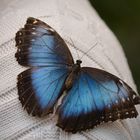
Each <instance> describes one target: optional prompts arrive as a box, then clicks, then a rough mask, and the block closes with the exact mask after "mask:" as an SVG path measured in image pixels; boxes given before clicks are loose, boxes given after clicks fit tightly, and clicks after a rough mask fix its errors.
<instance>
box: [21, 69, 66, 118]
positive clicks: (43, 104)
mask: <svg viewBox="0 0 140 140" xmlns="http://www.w3.org/2000/svg"><path fill="white" fill-rule="evenodd" d="M67 75H68V70H67V68H64V67H60V68H58V67H49V68H46V67H41V68H34V69H28V70H26V71H24V72H22V73H21V74H20V75H19V76H18V91H19V92H18V94H19V99H20V101H21V103H22V105H23V106H24V108H25V109H26V110H27V111H28V113H29V114H33V115H38V116H41V115H43V113H44V114H47V113H50V112H52V110H53V107H54V104H55V103H56V102H57V100H58V98H59V97H60V95H61V94H62V91H63V86H64V82H65V79H66V77H67Z"/></svg>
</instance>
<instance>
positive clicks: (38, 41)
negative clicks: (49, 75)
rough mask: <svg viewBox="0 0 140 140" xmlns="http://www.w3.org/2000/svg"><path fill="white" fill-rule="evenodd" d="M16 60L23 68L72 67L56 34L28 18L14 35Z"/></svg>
mask: <svg viewBox="0 0 140 140" xmlns="http://www.w3.org/2000/svg"><path fill="white" fill-rule="evenodd" d="M15 39H16V46H17V48H18V50H17V53H16V55H15V56H16V58H17V61H18V63H19V64H21V65H23V66H52V65H53V66H60V65H61V66H62V65H72V64H73V58H72V55H71V53H70V51H69V49H68V47H67V45H66V43H65V42H64V41H63V39H62V38H61V37H60V36H59V35H58V33H57V32H56V31H55V30H54V29H53V28H51V27H50V26H49V25H47V24H46V23H44V22H42V21H40V20H38V19H35V18H28V19H27V23H26V24H25V26H24V28H22V29H20V30H19V31H18V32H17V33H16V38H15Z"/></svg>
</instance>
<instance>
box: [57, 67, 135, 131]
mask: <svg viewBox="0 0 140 140" xmlns="http://www.w3.org/2000/svg"><path fill="white" fill-rule="evenodd" d="M133 95H135V93H134V92H133V91H132V90H131V89H130V87H128V86H127V85H126V84H125V83H124V82H122V81H120V80H119V78H116V77H115V76H113V75H111V74H109V73H107V72H105V73H104V71H102V70H98V69H94V68H86V67H83V68H82V69H81V72H80V74H79V76H78V77H77V79H76V80H75V82H74V84H73V87H72V88H71V89H70V90H69V91H68V94H67V95H66V96H65V97H64V99H63V101H62V104H61V105H60V107H59V109H58V113H59V118H58V123H57V125H58V126H59V127H61V128H62V129H64V130H65V131H71V132H73V133H74V132H77V131H81V130H85V129H89V128H92V127H94V126H95V125H98V124H100V123H101V122H108V121H115V120H117V119H120V118H121V119H124V118H128V117H129V118H131V117H136V116H137V115H138V113H137V111H136V109H135V107H134V104H136V103H135V102H134V101H133V100H132V96H133Z"/></svg>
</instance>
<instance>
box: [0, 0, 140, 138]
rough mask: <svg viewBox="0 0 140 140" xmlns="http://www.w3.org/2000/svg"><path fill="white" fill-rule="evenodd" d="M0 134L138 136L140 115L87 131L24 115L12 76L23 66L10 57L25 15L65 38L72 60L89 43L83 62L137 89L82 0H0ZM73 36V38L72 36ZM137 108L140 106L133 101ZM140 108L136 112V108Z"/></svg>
mask: <svg viewBox="0 0 140 140" xmlns="http://www.w3.org/2000/svg"><path fill="white" fill-rule="evenodd" d="M0 10H1V11H0V139H1V140H3V139H7V140H12V139H14V140H15V139H18V140H23V139H24V140H30V139H32V140H39V139H41V140H44V139H45V140H139V139H140V133H139V130H140V117H139V116H138V117H137V118H136V119H127V120H123V121H119V120H118V121H115V122H113V123H106V124H102V125H100V126H98V127H96V128H94V129H92V130H90V131H85V132H80V133H77V134H69V133H66V132H64V131H62V130H61V129H59V128H58V127H56V126H55V124H56V118H55V116H54V115H50V116H48V117H47V118H41V119H38V118H35V117H31V116H29V115H28V114H27V113H26V111H24V110H23V108H22V107H21V104H20V102H19V100H18V95H17V88H16V77H17V75H18V74H19V73H20V72H22V71H23V70H25V68H24V67H21V66H20V65H18V63H17V62H16V60H15V57H14V54H15V52H16V48H15V41H14V37H15V33H16V32H17V31H18V30H19V28H21V27H23V26H24V24H25V22H26V19H27V17H29V16H33V17H35V18H39V19H40V20H43V21H44V22H46V23H48V24H49V25H51V26H52V27H53V28H54V29H56V31H57V32H58V33H59V34H60V35H61V36H62V38H64V40H65V41H66V43H67V44H68V46H69V48H70V50H71V52H72V55H73V57H74V59H77V54H76V51H75V48H74V47H73V43H74V45H75V47H76V48H77V50H78V54H79V56H81V55H82V54H83V52H85V51H86V50H88V49H89V48H90V47H92V46H93V45H95V44H96V45H95V47H94V48H93V49H92V50H91V51H90V52H89V53H88V54H86V55H85V56H84V57H83V59H82V61H83V63H82V66H91V67H97V68H100V69H104V70H106V71H108V72H110V73H112V74H115V75H117V76H118V77H120V78H121V79H123V80H124V81H126V82H127V83H128V84H129V85H130V86H131V87H132V88H133V89H134V90H136V87H135V84H134V82H133V79H132V76H131V72H130V70H129V67H128V64H127V60H126V58H125V56H124V53H123V51H122V48H121V46H120V44H119V42H118V40H117V39H116V37H115V36H114V34H113V33H112V32H111V31H110V30H109V29H108V27H107V26H106V25H105V23H104V22H103V21H102V20H101V18H100V17H99V16H98V14H97V13H96V11H95V10H94V9H93V8H92V7H91V5H90V4H89V2H88V1H87V0H41V1H38V0H22V1H20V0H12V1H10V0H1V1H0ZM71 40H72V41H71ZM137 109H138V110H140V106H137ZM139 112H140V111H139Z"/></svg>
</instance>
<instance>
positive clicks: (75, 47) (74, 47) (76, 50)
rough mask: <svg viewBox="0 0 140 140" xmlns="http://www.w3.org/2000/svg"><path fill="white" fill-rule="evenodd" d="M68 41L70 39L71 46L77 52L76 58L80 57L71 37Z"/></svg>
mask: <svg viewBox="0 0 140 140" xmlns="http://www.w3.org/2000/svg"><path fill="white" fill-rule="evenodd" d="M70 41H71V43H72V46H73V47H74V48H75V50H76V54H77V57H78V60H79V59H80V57H79V54H78V49H77V48H76V46H75V45H74V42H73V41H72V39H71V38H70Z"/></svg>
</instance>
